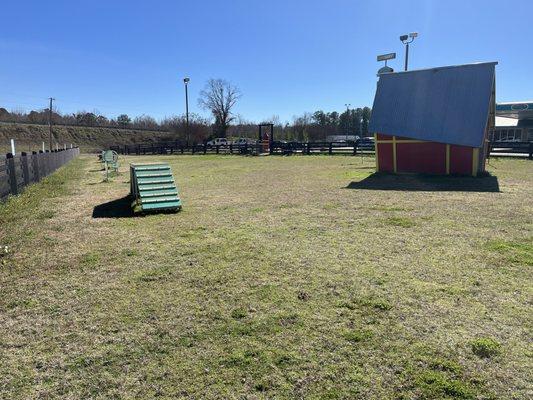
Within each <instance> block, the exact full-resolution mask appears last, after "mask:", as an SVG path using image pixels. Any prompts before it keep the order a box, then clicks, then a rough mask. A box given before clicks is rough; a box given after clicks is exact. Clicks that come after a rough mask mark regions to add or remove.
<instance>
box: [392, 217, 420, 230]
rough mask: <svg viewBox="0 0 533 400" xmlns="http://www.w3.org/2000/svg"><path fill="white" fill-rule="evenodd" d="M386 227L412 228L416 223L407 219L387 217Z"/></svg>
mask: <svg viewBox="0 0 533 400" xmlns="http://www.w3.org/2000/svg"><path fill="white" fill-rule="evenodd" d="M385 223H386V224H387V225H391V226H400V227H402V228H412V227H413V226H415V225H416V223H415V222H414V221H413V220H412V219H411V218H407V217H389V218H387V219H386V220H385Z"/></svg>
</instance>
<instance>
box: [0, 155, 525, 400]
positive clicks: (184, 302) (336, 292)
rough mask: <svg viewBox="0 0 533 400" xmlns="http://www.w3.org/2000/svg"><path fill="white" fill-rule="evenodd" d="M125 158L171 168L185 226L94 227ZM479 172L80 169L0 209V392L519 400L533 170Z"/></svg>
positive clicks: (159, 219)
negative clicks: (388, 184)
mask: <svg viewBox="0 0 533 400" xmlns="http://www.w3.org/2000/svg"><path fill="white" fill-rule="evenodd" d="M133 160H135V162H143V161H147V162H152V161H160V160H161V161H165V162H169V163H170V164H171V166H172V168H173V171H174V174H175V177H176V181H177V183H178V185H179V187H180V189H181V195H182V200H183V203H184V208H183V211H182V212H180V213H177V214H157V215H148V216H145V217H135V218H129V217H127V213H126V214H125V213H123V212H121V210H120V209H119V208H120V207H127V202H120V201H119V202H115V203H111V204H115V206H111V209H110V215H111V216H112V215H116V217H117V218H93V210H94V208H95V207H96V206H99V205H102V204H105V203H109V202H114V201H116V200H118V199H121V198H123V197H124V196H125V195H127V193H128V190H129V183H128V180H129V177H128V175H127V168H128V162H129V161H133ZM491 164H492V165H491V171H492V172H494V173H495V174H496V175H497V177H498V180H499V187H500V189H501V191H500V192H483V191H478V192H476V191H468V192H460V191H459V192H458V191H454V192H451V191H450V192H448V191H430V192H424V191H418V190H416V191H397V190H363V189H350V188H351V187H354V185H350V184H351V183H352V182H354V181H359V180H362V179H364V178H366V177H367V176H368V175H369V174H370V173H371V172H372V167H373V160H372V159H368V158H367V159H360V158H357V157H355V158H354V157H237V156H235V157H232V156H218V157H217V156H194V157H193V156H161V157H139V158H134V157H123V158H122V161H121V165H122V167H121V173H120V175H118V176H116V177H114V178H113V179H112V182H109V183H103V182H102V180H103V175H102V172H101V171H100V170H99V169H100V168H99V166H100V165H99V164H98V163H97V162H96V158H95V157H92V156H91V157H89V156H84V157H81V158H80V159H78V160H76V161H75V162H74V163H72V164H71V165H69V166H67V167H66V168H62V169H60V170H59V171H58V172H57V173H56V174H54V175H52V176H51V177H49V178H47V180H46V181H45V182H42V183H40V184H38V185H34V186H31V187H30V188H28V190H27V191H26V192H25V193H24V194H22V195H20V196H18V197H16V198H13V199H11V200H9V201H8V202H7V203H5V204H2V205H0V245H7V246H8V252H4V253H2V255H1V256H0V269H1V271H0V272H1V273H0V359H1V360H2V362H0V398H9V399H27V398H94V399H107V398H155V397H158V398H168V399H174V398H205V399H209V398H212V399H214V398H255V399H267V398H311V399H313V398H316V399H318V398H321V399H322V398H331V399H340V398H361V399H369V398H375V399H378V398H379V399H382V398H398V399H400V398H404V399H410V398H426V399H443V398H455V399H476V398H479V399H488V398H508V397H509V396H510V394H512V396H514V397H515V398H525V397H527V394H528V393H529V391H530V382H531V372H530V371H531V370H532V368H531V367H532V364H531V356H530V355H531V352H530V344H529V339H528V338H529V337H530V327H531V325H532V322H533V321H532V318H531V313H530V300H531V295H532V294H533V293H532V292H531V287H533V285H532V282H531V231H532V228H533V221H532V215H533V212H532V211H533V210H532V205H531V200H530V199H531V198H533V175H532V174H531V172H532V165H533V164H531V162H524V161H520V160H492V161H491ZM469 182H470V183H469V190H471V189H472V185H474V186H475V182H473V181H469ZM113 207H115V208H116V209H113ZM122 211H123V210H122ZM110 215H107V216H108V217H109V216H110ZM0 249H1V248H0ZM489 338H490V341H494V343H497V344H498V346H496V347H497V348H498V349H497V350H496V352H494V351H493V347H494V346H492V345H491V344H490V343H492V342H490V343H489V342H488V340H489ZM489 353H490V354H489ZM480 354H489V356H488V357H486V356H480Z"/></svg>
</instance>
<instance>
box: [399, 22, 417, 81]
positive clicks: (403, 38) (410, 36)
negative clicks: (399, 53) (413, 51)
mask: <svg viewBox="0 0 533 400" xmlns="http://www.w3.org/2000/svg"><path fill="white" fill-rule="evenodd" d="M416 37H418V32H411V33H410V34H408V35H402V36H400V40H401V41H402V43H403V44H405V69H404V71H407V65H408V63H409V43H412V42H413V40H415V38H416Z"/></svg>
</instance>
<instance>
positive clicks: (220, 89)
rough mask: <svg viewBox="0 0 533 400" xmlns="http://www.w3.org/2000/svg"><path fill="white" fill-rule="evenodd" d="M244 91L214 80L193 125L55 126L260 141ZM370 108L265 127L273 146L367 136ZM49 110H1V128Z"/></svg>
mask: <svg viewBox="0 0 533 400" xmlns="http://www.w3.org/2000/svg"><path fill="white" fill-rule="evenodd" d="M241 96H242V95H241V92H240V90H239V89H238V88H237V87H236V86H234V85H232V84H231V83H229V82H227V81H225V80H223V79H210V80H208V81H207V83H206V85H205V87H204V89H203V90H202V91H201V92H200V98H199V99H198V104H199V106H200V107H201V108H203V109H204V110H206V111H209V113H210V116H211V118H205V117H202V116H200V115H198V114H195V113H192V114H189V124H188V128H187V120H186V116H185V115H178V116H170V117H166V118H163V119H162V120H160V121H157V120H156V119H155V118H153V117H151V116H149V115H144V114H143V115H140V116H137V117H135V118H131V117H130V116H128V115H127V114H121V115H118V116H117V117H116V118H108V117H106V116H105V115H102V114H100V113H99V112H97V111H93V112H87V111H78V112H76V113H72V114H62V113H61V112H59V111H57V110H53V112H52V123H53V124H60V125H74V126H89V127H116V128H129V129H144V130H154V131H167V132H170V133H171V134H172V136H173V137H174V138H175V139H177V140H181V141H183V142H189V143H202V142H205V141H206V140H208V139H210V138H213V137H232V138H235V137H247V138H252V139H256V138H257V137H258V128H257V123H256V122H251V121H247V120H245V119H244V118H243V117H242V116H240V115H238V114H235V113H234V111H233V110H234V107H235V105H236V104H237V102H238V100H239V99H240V98H241ZM370 115H371V109H370V108H369V107H362V108H354V109H346V110H344V111H343V112H341V113H339V112H337V111H330V112H325V111H323V110H318V111H315V112H313V113H309V112H306V113H304V114H302V115H298V116H294V117H293V118H292V121H291V122H285V123H282V122H281V121H280V119H279V117H277V116H272V117H271V118H269V119H267V120H264V121H261V123H272V124H273V125H274V138H275V140H287V141H322V140H326V138H327V137H328V136H331V135H357V136H359V137H363V136H367V135H368V122H369V120H370ZM48 118H49V109H46V108H45V109H41V110H32V111H30V112H25V111H17V110H15V111H11V112H9V111H7V110H6V109H5V108H0V122H12V123H33V124H47V123H48Z"/></svg>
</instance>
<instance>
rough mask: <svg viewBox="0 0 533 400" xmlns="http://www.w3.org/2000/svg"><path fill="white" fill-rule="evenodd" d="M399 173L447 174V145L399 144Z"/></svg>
mask: <svg viewBox="0 0 533 400" xmlns="http://www.w3.org/2000/svg"><path fill="white" fill-rule="evenodd" d="M396 166H397V171H398V172H417V173H424V174H445V173H446V145H445V144H442V143H434V142H425V143H397V144H396Z"/></svg>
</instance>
